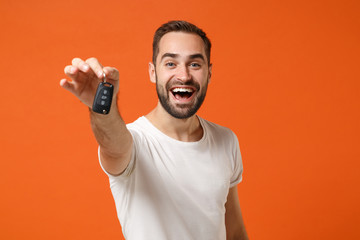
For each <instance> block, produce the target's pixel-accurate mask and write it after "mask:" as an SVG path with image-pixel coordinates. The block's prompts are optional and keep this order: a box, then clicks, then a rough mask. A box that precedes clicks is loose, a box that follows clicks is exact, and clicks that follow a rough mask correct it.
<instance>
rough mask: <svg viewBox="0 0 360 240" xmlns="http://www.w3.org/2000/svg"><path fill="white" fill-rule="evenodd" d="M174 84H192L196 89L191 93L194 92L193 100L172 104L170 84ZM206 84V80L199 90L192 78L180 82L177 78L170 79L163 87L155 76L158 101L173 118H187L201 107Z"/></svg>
mask: <svg viewBox="0 0 360 240" xmlns="http://www.w3.org/2000/svg"><path fill="white" fill-rule="evenodd" d="M174 85H177V86H179V85H184V86H185V85H186V86H192V87H194V88H195V89H196V92H194V93H193V94H196V96H194V97H195V100H194V101H193V102H192V103H189V104H172V103H171V102H170V96H169V94H171V93H170V91H169V90H170V89H171V87H172V86H174ZM207 86H208V80H207V83H206V84H205V85H204V86H203V87H202V88H201V91H199V90H200V85H199V84H198V83H196V82H194V80H192V79H191V80H189V81H187V82H182V81H178V80H171V81H169V82H167V83H166V86H165V88H164V87H163V86H161V85H160V84H159V83H158V79H157V76H156V92H157V95H158V98H159V101H160V103H161V105H162V106H163V108H164V109H165V110H166V111H167V112H168V113H169V114H170V115H171V116H173V117H174V118H177V119H186V118H189V117H191V116H193V115H194V114H195V113H196V112H197V111H198V110H199V108H200V107H201V105H202V103H203V102H204V99H205V96H206V91H207Z"/></svg>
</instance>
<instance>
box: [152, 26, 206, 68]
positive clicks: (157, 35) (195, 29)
mask: <svg viewBox="0 0 360 240" xmlns="http://www.w3.org/2000/svg"><path fill="white" fill-rule="evenodd" d="M169 32H185V33H194V34H197V35H198V36H200V37H201V39H202V40H203V41H204V46H205V54H206V57H207V59H208V64H209V65H210V51H211V42H210V40H209V38H208V37H207V36H206V33H205V32H204V31H203V30H201V29H200V28H198V27H197V26H195V25H194V24H192V23H189V22H186V21H170V22H167V23H165V24H163V25H162V26H161V27H159V28H158V29H157V30H156V32H155V35H154V40H153V56H152V60H153V64H154V65H156V57H157V55H158V54H159V42H160V39H161V38H162V37H163V36H164V35H165V34H166V33H169Z"/></svg>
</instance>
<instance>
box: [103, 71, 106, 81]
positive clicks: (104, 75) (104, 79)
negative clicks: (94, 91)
mask: <svg viewBox="0 0 360 240" xmlns="http://www.w3.org/2000/svg"><path fill="white" fill-rule="evenodd" d="M103 77H104V78H103V82H104V83H106V74H105V72H103Z"/></svg>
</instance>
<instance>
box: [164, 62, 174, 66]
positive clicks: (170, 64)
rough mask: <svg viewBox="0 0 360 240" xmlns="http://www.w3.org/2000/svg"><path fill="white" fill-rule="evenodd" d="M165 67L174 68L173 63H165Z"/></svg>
mask: <svg viewBox="0 0 360 240" xmlns="http://www.w3.org/2000/svg"><path fill="white" fill-rule="evenodd" d="M165 66H168V67H174V66H175V63H173V62H167V63H165Z"/></svg>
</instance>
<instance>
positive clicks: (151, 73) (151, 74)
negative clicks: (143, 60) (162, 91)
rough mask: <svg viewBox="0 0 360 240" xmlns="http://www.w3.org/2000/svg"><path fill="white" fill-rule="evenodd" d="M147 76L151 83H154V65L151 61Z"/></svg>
mask: <svg viewBox="0 0 360 240" xmlns="http://www.w3.org/2000/svg"><path fill="white" fill-rule="evenodd" d="M149 77H150V81H151V82H152V83H156V72H155V66H154V64H153V63H152V62H149Z"/></svg>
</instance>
